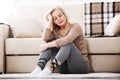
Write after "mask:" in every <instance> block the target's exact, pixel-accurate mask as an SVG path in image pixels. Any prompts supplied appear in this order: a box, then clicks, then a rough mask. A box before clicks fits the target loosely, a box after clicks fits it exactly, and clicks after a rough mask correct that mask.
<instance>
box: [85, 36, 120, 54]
mask: <svg viewBox="0 0 120 80" xmlns="http://www.w3.org/2000/svg"><path fill="white" fill-rule="evenodd" d="M86 41H87V48H88V53H89V54H120V37H98V38H86Z"/></svg>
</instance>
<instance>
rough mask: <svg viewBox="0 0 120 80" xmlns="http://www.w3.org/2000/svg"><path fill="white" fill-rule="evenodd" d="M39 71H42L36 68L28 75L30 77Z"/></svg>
mask: <svg viewBox="0 0 120 80" xmlns="http://www.w3.org/2000/svg"><path fill="white" fill-rule="evenodd" d="M41 71H42V70H41V68H40V67H36V68H35V69H34V70H33V71H32V72H31V73H30V75H35V74H38V73H40V72H41Z"/></svg>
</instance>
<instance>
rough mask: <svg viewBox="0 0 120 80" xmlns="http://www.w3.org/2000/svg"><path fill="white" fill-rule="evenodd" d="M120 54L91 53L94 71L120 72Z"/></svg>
mask: <svg viewBox="0 0 120 80" xmlns="http://www.w3.org/2000/svg"><path fill="white" fill-rule="evenodd" d="M119 61H120V55H90V63H91V70H92V71H93V72H120V62H119Z"/></svg>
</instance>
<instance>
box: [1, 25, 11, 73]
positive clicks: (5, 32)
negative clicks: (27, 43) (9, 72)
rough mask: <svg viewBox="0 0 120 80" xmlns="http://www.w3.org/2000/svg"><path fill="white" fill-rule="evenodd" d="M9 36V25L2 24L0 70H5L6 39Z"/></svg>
mask: <svg viewBox="0 0 120 80" xmlns="http://www.w3.org/2000/svg"><path fill="white" fill-rule="evenodd" d="M8 36H9V26H7V25H4V24H0V72H4V52H5V49H4V44H5V43H4V41H5V39H6V38H7V37H8Z"/></svg>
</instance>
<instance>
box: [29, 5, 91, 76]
mask: <svg viewBox="0 0 120 80" xmlns="http://www.w3.org/2000/svg"><path fill="white" fill-rule="evenodd" d="M46 21H47V25H46V28H45V30H44V32H43V35H42V38H43V40H44V41H46V43H45V44H43V45H41V46H40V58H39V60H38V63H37V65H38V67H37V68H36V69H35V70H34V71H32V72H31V74H32V75H39V76H47V75H50V74H51V73H52V72H53V71H54V70H55V69H56V71H57V72H59V73H63V74H70V73H72V74H82V73H88V72H89V60H88V56H87V50H86V45H85V41H84V36H83V32H82V30H81V28H80V27H81V26H80V25H79V24H77V23H74V24H72V23H70V22H69V20H68V18H67V16H66V14H65V12H64V10H63V9H62V8H60V7H55V8H53V9H51V10H50V12H49V13H48V14H47V16H46ZM49 60H51V63H50V64H49V65H48V66H47V67H45V66H46V63H47V62H48V61H49Z"/></svg>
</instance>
